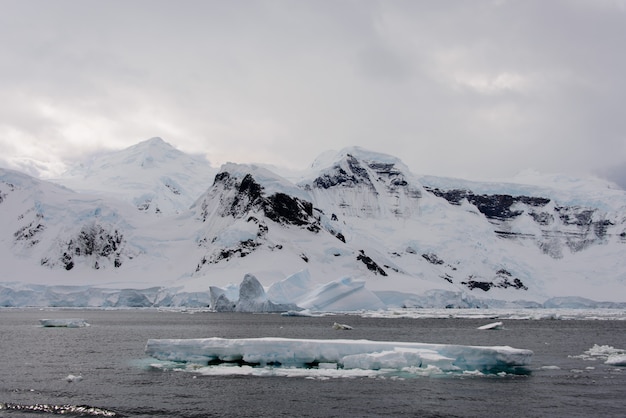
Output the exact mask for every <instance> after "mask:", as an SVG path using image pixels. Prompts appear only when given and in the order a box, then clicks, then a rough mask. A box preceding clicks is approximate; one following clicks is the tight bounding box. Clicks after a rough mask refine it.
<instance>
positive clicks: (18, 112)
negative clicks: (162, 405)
mask: <svg viewBox="0 0 626 418" xmlns="http://www.w3.org/2000/svg"><path fill="white" fill-rule="evenodd" d="M0 5H1V6H2V14H0V48H1V49H0V51H2V53H0V91H1V92H2V100H0V150H2V152H1V153H0V166H2V167H7V168H15V169H19V170H22V171H24V172H27V173H29V174H31V175H37V176H40V177H44V178H45V177H54V176H55V175H58V174H60V173H61V172H62V171H63V170H64V169H65V168H67V167H68V165H69V164H73V163H75V162H76V161H81V159H85V158H87V156H89V155H93V154H94V153H99V152H103V151H106V150H113V149H122V148H125V147H128V146H131V145H133V144H135V143H138V142H140V141H143V140H146V139H148V138H151V137H155V136H158V137H161V138H163V139H164V140H165V141H167V142H169V143H170V144H172V145H174V146H175V147H177V148H178V149H180V150H181V151H185V152H188V153H193V154H200V155H204V156H206V157H207V159H209V161H210V162H211V164H213V165H215V166H218V167H219V165H220V164H222V163H225V162H228V161H231V162H238V163H250V162H262V163H268V164H274V165H276V166H281V167H287V168H292V169H297V168H306V167H307V166H309V165H310V164H311V163H312V161H313V160H314V158H315V157H316V156H317V155H319V154H321V153H322V152H324V151H327V150H331V149H334V150H339V149H341V148H344V147H348V146H353V145H357V146H361V147H364V148H367V149H370V150H372V151H378V152H384V153H388V154H392V155H395V156H397V157H399V158H400V159H401V160H402V161H403V162H405V163H406V164H407V165H408V166H409V167H410V168H411V171H412V172H414V173H416V174H430V175H437V176H450V177H461V178H467V179H502V178H508V177H511V176H514V175H515V174H516V173H518V172H520V171H523V170H527V169H532V170H537V171H539V172H545V173H563V174H568V175H573V176H587V175H596V176H602V177H605V178H609V179H610V180H612V181H615V182H616V183H618V184H619V185H621V186H622V187H624V188H626V113H625V112H624V109H626V81H625V78H626V76H625V75H626V54H625V53H624V41H625V40H626V0H562V1H561V0H519V1H507V0H474V1H464V0H462V1H461V0H460V1H452V0H442V1H434V0H433V1H415V0H406V1H404V0H384V1H373V0H332V1H330V0H308V1H307V0H272V1H260V0H258V1H247V0H232V1H211V0H202V1H194V0H185V1H160V0H150V1H147V0H146V1H142V0H134V1H126V0H108V1H106V2H105V1H91V0H55V1H48V0H29V1H23V0H0Z"/></svg>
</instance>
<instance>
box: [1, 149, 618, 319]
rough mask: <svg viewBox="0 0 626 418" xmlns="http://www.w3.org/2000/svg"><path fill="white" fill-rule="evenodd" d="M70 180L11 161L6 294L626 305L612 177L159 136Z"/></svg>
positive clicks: (317, 304)
mask: <svg viewBox="0 0 626 418" xmlns="http://www.w3.org/2000/svg"><path fill="white" fill-rule="evenodd" d="M209 174H212V177H211V178H210V179H208V178H207V177H208V176H209ZM61 182H62V183H63V184H64V185H65V186H68V187H70V186H72V185H73V186H74V187H75V188H76V189H80V190H83V192H76V191H72V190H70V189H68V188H66V187H62V186H59V185H57V184H55V183H53V182H46V181H41V180H37V179H34V178H32V177H29V176H27V175H25V174H21V173H18V172H15V171H10V170H4V169H0V219H1V220H0V245H2V253H1V255H0V257H1V258H2V260H1V261H2V262H3V265H4V266H5V268H4V269H3V272H2V274H1V275H0V306H7V305H28V304H32V305H36V306H41V305H55V306H62V305H70V306H85V305H88V306H172V305H174V306H177V305H185V306H206V305H211V306H212V307H213V308H215V309H222V310H246V311H250V310H255V309H260V310H284V309H286V308H287V307H294V306H296V305H297V306H298V307H300V308H308V309H312V310H322V311H323V310H355V309H381V308H385V307H390V306H423V307H445V306H458V307H502V306H540V305H541V304H543V303H545V302H546V301H547V300H548V299H550V298H562V297H572V298H570V299H558V300H559V301H560V302H559V303H560V304H561V305H563V304H565V305H567V303H568V302H567V301H570V304H571V305H587V306H599V305H598V304H597V303H594V302H593V301H591V300H596V301H609V302H626V260H625V258H624V256H623V255H624V253H625V252H624V251H625V249H626V193H625V192H624V191H622V190H619V189H618V188H616V187H613V186H611V185H610V184H606V183H598V182H586V181H582V180H576V181H572V179H567V180H564V179H562V178H552V179H551V180H550V181H548V182H545V183H540V184H539V185H537V184H536V183H539V182H538V181H536V179H535V181H533V182H529V183H527V184H522V183H514V182H508V183H477V182H469V181H464V180H460V179H446V178H437V177H430V176H416V175H414V174H413V173H412V172H411V171H410V170H409V168H408V167H406V166H405V165H404V164H403V163H402V162H401V161H400V160H399V159H398V158H396V157H393V156H389V155H384V154H380V153H374V152H370V151H367V150H364V149H362V148H358V147H352V148H348V149H345V150H342V151H340V152H338V153H325V154H324V155H323V156H321V157H320V158H318V159H317V160H315V162H314V163H313V165H312V166H311V169H310V170H309V171H307V174H305V175H303V176H302V178H300V180H299V181H290V180H287V179H285V178H283V177H281V176H279V175H278V174H276V173H274V172H272V171H270V170H268V169H267V168H263V167H261V166H255V165H242V164H230V163H229V164H226V165H224V166H222V167H221V168H220V169H219V170H213V169H212V168H211V167H210V165H209V164H208V163H207V162H202V161H200V160H197V159H195V158H192V157H189V156H186V155H185V154H183V153H181V152H180V151H178V150H176V149H174V148H173V147H172V146H170V145H169V144H167V143H165V142H164V141H163V140H161V139H151V140H148V141H145V142H143V143H140V144H138V145H136V146H133V147H130V148H128V149H126V150H122V151H118V152H115V153H110V154H107V155H104V156H102V157H100V158H96V159H93V160H92V161H91V162H90V163H88V164H84V165H83V166H79V167H77V168H75V169H73V170H72V171H71V172H70V173H69V174H67V175H65V176H64V178H63V179H61V180H59V183H61ZM532 183H535V184H532ZM141 202H144V203H146V205H147V206H143V205H142V204H141ZM156 208H158V209H159V210H158V211H157V209H156ZM138 209H139V210H138ZM143 209H147V211H148V212H150V213H158V214H159V216H146V210H143ZM242 280H243V282H242V284H241V286H239V285H238V284H239V283H240V282H241V281H242ZM257 283H258V284H260V285H261V286H262V289H261V288H259V285H257ZM251 289H252V290H251ZM262 290H264V291H262ZM250 295H252V296H250ZM581 298H586V299H581ZM552 300H555V299H552ZM602 306H614V305H611V304H610V303H608V304H604V305H602Z"/></svg>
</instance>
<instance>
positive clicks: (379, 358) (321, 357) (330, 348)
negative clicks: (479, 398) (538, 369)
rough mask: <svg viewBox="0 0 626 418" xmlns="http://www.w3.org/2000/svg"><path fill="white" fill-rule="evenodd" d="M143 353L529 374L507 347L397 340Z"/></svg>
mask: <svg viewBox="0 0 626 418" xmlns="http://www.w3.org/2000/svg"><path fill="white" fill-rule="evenodd" d="M145 352H146V354H147V355H149V356H151V357H154V358H156V359H158V360H162V361H172V362H183V363H194V364H199V365H203V366H210V365H217V364H221V363H231V364H233V365H245V366H259V367H267V366H271V367H283V368H319V367H320V365H322V366H321V367H322V368H326V369H328V368H331V369H364V370H388V369H391V370H395V371H404V372H408V373H411V372H413V373H417V374H419V373H420V372H423V371H424V370H426V369H436V370H438V371H439V372H440V373H464V372H478V373H485V374H497V373H522V374H525V373H527V369H526V368H527V366H529V365H530V362H531V359H532V356H533V352H532V351H531V350H526V349H518V348H512V347H509V346H491V347H487V346H485V347H481V346H463V345H446V344H425V343H412V342H398V341H370V340H347V339H336V340H314V339H290V338H274V337H264V338H240V339H225V338H217V337H214V338H199V339H149V340H148V341H147V343H146V347H145Z"/></svg>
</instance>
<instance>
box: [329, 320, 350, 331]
mask: <svg viewBox="0 0 626 418" xmlns="http://www.w3.org/2000/svg"><path fill="white" fill-rule="evenodd" d="M333 329H346V330H349V329H352V327H351V326H350V325H346V324H339V323H337V322H335V323H334V324H333Z"/></svg>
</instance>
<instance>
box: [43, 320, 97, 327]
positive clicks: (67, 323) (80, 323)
mask: <svg viewBox="0 0 626 418" xmlns="http://www.w3.org/2000/svg"><path fill="white" fill-rule="evenodd" d="M39 323H40V324H41V326H42V327H64V328H82V327H88V326H89V324H88V323H87V321H85V320H84V319H79V318H64V319H40V320H39Z"/></svg>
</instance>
